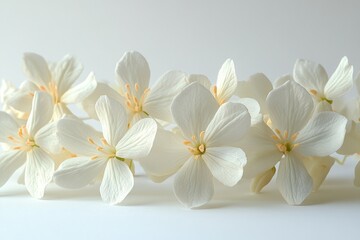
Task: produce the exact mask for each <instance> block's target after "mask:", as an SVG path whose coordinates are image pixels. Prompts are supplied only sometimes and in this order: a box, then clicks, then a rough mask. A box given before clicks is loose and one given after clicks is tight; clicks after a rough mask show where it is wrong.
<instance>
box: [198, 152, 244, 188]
mask: <svg viewBox="0 0 360 240" xmlns="http://www.w3.org/2000/svg"><path fill="white" fill-rule="evenodd" d="M202 158H203V159H204V161H205V163H206V165H207V166H208V168H209V169H210V171H211V173H212V175H213V176H214V177H215V178H216V179H217V180H219V181H220V182H221V183H222V184H224V185H226V186H230V187H232V186H234V185H235V184H236V183H238V182H239V180H240V179H241V177H242V175H243V167H244V166H245V164H246V155H245V153H244V152H243V150H241V149H240V148H235V147H211V148H207V149H206V152H205V154H203V155H202Z"/></svg>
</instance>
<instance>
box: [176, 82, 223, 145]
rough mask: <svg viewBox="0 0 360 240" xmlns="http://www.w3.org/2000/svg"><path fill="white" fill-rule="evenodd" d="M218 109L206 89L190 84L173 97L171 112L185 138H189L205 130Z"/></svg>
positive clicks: (197, 84) (196, 84)
mask: <svg viewBox="0 0 360 240" xmlns="http://www.w3.org/2000/svg"><path fill="white" fill-rule="evenodd" d="M218 107H219V105H218V103H217V102H216V100H215V98H214V97H213V96H212V94H211V93H210V91H209V90H208V89H206V88H204V87H203V86H202V85H200V84H199V83H192V84H190V85H189V86H187V87H186V88H185V89H184V90H183V91H182V92H181V93H179V94H178V95H177V96H176V97H175V99H174V101H173V103H172V105H171V112H172V115H173V118H174V120H175V122H176V123H177V125H178V126H179V127H180V128H181V130H182V131H183V133H184V134H185V136H186V137H189V138H191V136H193V135H196V136H197V135H198V134H199V133H200V132H201V131H204V130H205V129H206V128H207V126H208V125H209V123H210V121H211V119H212V118H213V117H214V115H215V113H216V111H217V109H218Z"/></svg>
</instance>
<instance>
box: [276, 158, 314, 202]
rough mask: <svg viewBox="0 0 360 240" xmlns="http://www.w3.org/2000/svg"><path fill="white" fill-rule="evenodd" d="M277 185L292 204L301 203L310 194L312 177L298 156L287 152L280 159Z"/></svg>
mask: <svg viewBox="0 0 360 240" xmlns="http://www.w3.org/2000/svg"><path fill="white" fill-rule="evenodd" d="M276 181H277V185H278V188H279V190H280V193H281V195H282V196H283V198H284V199H285V200H286V202H287V203H288V204H290V205H299V204H301V203H302V202H303V201H304V200H305V198H307V196H309V195H310V193H311V190H312V187H313V183H312V179H311V177H310V175H309V173H308V172H307V170H306V168H305V167H304V165H303V163H302V162H301V160H300V159H299V157H298V156H295V155H293V154H287V155H285V157H284V158H283V159H282V160H281V161H280V166H279V171H278V175H277V180H276Z"/></svg>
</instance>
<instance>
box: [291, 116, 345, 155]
mask: <svg viewBox="0 0 360 240" xmlns="http://www.w3.org/2000/svg"><path fill="white" fill-rule="evenodd" d="M346 124H347V119H346V118H345V117H344V116H341V115H340V114H337V113H334V112H321V113H318V114H316V115H315V116H314V117H313V118H312V119H311V120H310V121H309V123H308V124H307V125H306V126H305V128H304V129H302V130H301V131H300V132H299V136H298V138H297V140H296V143H297V144H298V146H297V147H296V148H295V149H294V150H296V151H297V152H299V153H301V154H302V155H305V156H319V157H324V156H328V155H330V154H332V153H334V152H336V151H337V150H338V149H339V148H340V147H341V145H342V144H343V142H344V136H345V132H346Z"/></svg>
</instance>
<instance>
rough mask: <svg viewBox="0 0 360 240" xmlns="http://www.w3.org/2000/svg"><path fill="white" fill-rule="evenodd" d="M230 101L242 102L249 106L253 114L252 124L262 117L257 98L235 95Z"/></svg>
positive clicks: (248, 108) (251, 114) (250, 112)
mask: <svg viewBox="0 0 360 240" xmlns="http://www.w3.org/2000/svg"><path fill="white" fill-rule="evenodd" d="M230 102H235V103H241V104H243V105H244V106H245V107H246V108H247V110H248V111H249V114H250V116H251V124H253V123H256V122H257V121H258V119H259V118H261V114H260V105H259V103H258V102H257V101H256V100H255V99H252V98H239V97H236V96H233V97H232V98H231V99H230Z"/></svg>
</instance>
